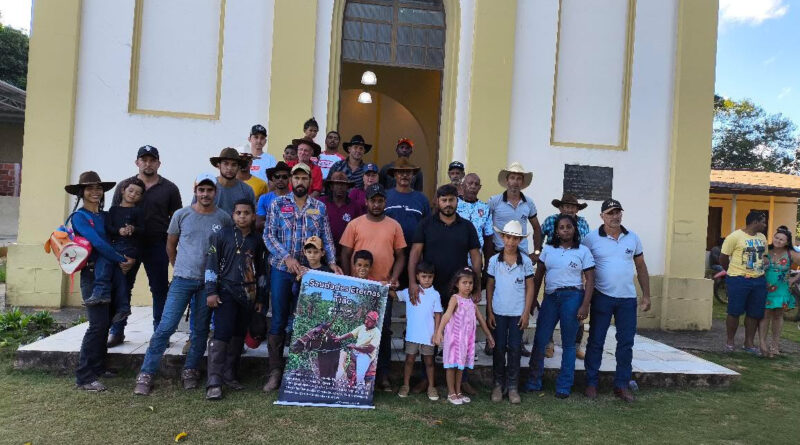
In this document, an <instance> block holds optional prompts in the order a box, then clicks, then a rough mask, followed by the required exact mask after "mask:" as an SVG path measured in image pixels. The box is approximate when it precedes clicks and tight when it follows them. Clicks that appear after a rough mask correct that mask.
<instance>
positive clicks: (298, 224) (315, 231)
mask: <svg viewBox="0 0 800 445" xmlns="http://www.w3.org/2000/svg"><path fill="white" fill-rule="evenodd" d="M312 236H318V237H320V238H321V239H322V245H323V247H324V249H325V256H326V258H325V259H324V261H326V262H327V263H328V264H329V265H333V264H336V250H335V248H334V245H333V236H332V235H331V225H330V223H329V222H328V212H327V209H326V208H325V204H323V203H322V202H320V201H319V200H317V199H314V198H313V197H311V196H309V197H307V198H306V203H305V205H304V206H303V208H299V207H298V206H297V203H296V202H295V199H294V194H293V193H290V194H288V195H284V196H280V197H278V198H275V200H273V201H272V204H270V208H269V212H268V213H267V222H266V228H265V229H264V244H265V245H266V246H267V250H269V253H270V256H269V264H270V265H271V266H272V267H275V268H277V269H278V270H282V271H284V272H285V271H287V270H288V268H287V267H286V258H289V257H291V258H294V259H296V260H298V261H299V260H300V258H302V256H303V243H304V242H305V240H307V239H308V238H309V237H312Z"/></svg>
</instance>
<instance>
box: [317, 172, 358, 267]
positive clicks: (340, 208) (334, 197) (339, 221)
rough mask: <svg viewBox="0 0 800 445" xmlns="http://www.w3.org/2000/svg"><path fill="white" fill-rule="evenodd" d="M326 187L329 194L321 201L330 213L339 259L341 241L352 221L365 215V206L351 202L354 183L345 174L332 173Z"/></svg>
mask: <svg viewBox="0 0 800 445" xmlns="http://www.w3.org/2000/svg"><path fill="white" fill-rule="evenodd" d="M325 185H326V186H327V194H326V195H325V196H323V197H322V198H321V199H320V201H322V202H323V204H325V208H326V210H327V211H328V221H329V222H330V224H331V234H332V235H333V243H334V245H336V255H337V258H338V255H339V253H340V252H341V251H342V247H341V246H340V245H339V240H341V239H342V234H343V233H344V230H345V228H346V227H347V225H348V224H349V223H350V221H352V220H354V219H355V218H358V217H359V216H361V215H362V214H363V213H364V212H363V206H362V205H360V204H359V203H357V202H355V201H352V200H350V197H349V196H347V194H348V192H349V191H350V186H351V185H353V183H352V181H350V180H349V179H347V175H346V174H345V173H344V172H333V173H331V175H330V176H329V177H328V179H326V180H325Z"/></svg>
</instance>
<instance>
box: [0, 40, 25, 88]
mask: <svg viewBox="0 0 800 445" xmlns="http://www.w3.org/2000/svg"><path fill="white" fill-rule="evenodd" d="M0 80H4V81H6V82H8V83H10V84H11V85H14V86H15V87H17V88H21V89H23V90H24V89H25V88H26V87H27V84H28V36H27V35H25V34H24V33H23V32H21V31H18V30H16V29H14V28H10V27H8V26H3V25H0Z"/></svg>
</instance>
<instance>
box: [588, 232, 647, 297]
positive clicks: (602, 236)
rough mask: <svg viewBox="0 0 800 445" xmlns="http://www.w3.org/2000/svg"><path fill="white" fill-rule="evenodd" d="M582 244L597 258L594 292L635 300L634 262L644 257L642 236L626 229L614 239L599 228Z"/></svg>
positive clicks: (595, 262) (595, 261)
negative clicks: (595, 290)
mask: <svg viewBox="0 0 800 445" xmlns="http://www.w3.org/2000/svg"><path fill="white" fill-rule="evenodd" d="M583 245H584V246H586V247H588V248H589V250H590V251H591V252H592V256H593V257H594V264H595V275H594V287H595V289H597V290H599V291H600V292H602V293H604V294H606V295H608V296H609V297H614V298H636V286H634V284H633V276H634V275H635V273H636V267H635V266H634V264H633V259H634V258H636V257H638V256H640V255H642V254H643V251H642V241H641V240H640V239H639V237H638V236H637V235H636V234H635V233H633V232H631V231H629V230H627V229H625V227H624V226H623V227H622V232H621V233H620V234H619V238H618V239H614V238H612V237H610V236H608V235H607V234H606V231H605V229H604V226H600V227H599V228H598V229H597V230H593V231H592V232H590V233H589V235H587V236H586V238H584V239H583Z"/></svg>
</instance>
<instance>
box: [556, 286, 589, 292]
mask: <svg viewBox="0 0 800 445" xmlns="http://www.w3.org/2000/svg"><path fill="white" fill-rule="evenodd" d="M570 290H577V291H583V288H582V287H580V286H566V287H559V288H557V289H556V290H555V292H559V291H570Z"/></svg>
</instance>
